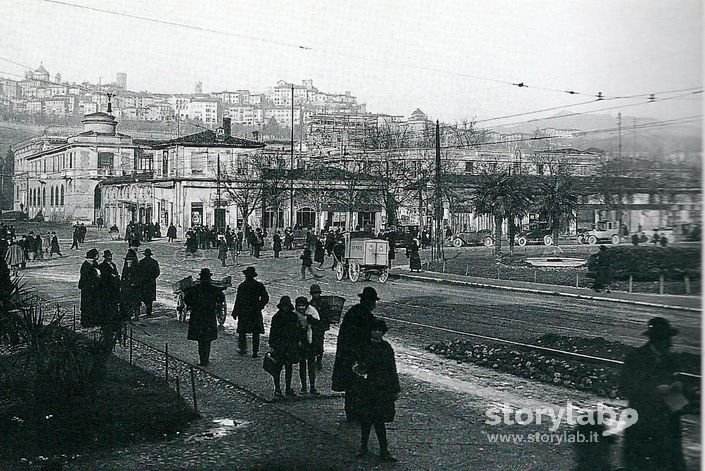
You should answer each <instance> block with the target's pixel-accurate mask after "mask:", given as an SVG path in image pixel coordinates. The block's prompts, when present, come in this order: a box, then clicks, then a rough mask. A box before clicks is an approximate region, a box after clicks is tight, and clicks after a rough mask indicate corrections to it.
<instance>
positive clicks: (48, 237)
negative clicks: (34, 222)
mask: <svg viewBox="0 0 705 471" xmlns="http://www.w3.org/2000/svg"><path fill="white" fill-rule="evenodd" d="M51 239H52V237H51V232H49V231H47V233H46V234H44V241H43V243H42V245H43V246H44V253H49V248H50V247H51Z"/></svg>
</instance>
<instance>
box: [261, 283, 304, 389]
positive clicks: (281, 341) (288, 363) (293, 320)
mask: <svg viewBox="0 0 705 471" xmlns="http://www.w3.org/2000/svg"><path fill="white" fill-rule="evenodd" d="M277 309H278V310H277V312H276V314H274V317H272V326H271V327H270V329H269V348H270V350H271V351H270V353H271V355H272V357H273V358H274V360H275V361H276V362H277V363H278V364H279V365H281V366H283V367H284V381H285V385H286V395H287V396H296V393H295V392H294V390H293V389H291V377H292V376H293V370H294V368H293V366H294V363H298V362H299V358H300V356H301V334H300V331H299V318H298V316H297V315H296V312H294V305H293V304H291V298H290V297H289V296H282V297H281V299H280V300H279V304H277ZM280 376H281V370H280V371H279V373H277V375H276V376H274V396H275V397H276V398H277V399H281V398H282V397H284V395H283V394H282V390H281V378H280Z"/></svg>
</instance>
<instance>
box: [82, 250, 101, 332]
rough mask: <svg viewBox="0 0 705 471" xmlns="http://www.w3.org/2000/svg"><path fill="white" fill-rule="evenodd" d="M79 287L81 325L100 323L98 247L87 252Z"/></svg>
mask: <svg viewBox="0 0 705 471" xmlns="http://www.w3.org/2000/svg"><path fill="white" fill-rule="evenodd" d="M78 289H80V290H81V325H82V326H83V327H95V326H97V325H99V324H100V318H101V314H102V310H101V307H102V306H101V289H100V271H99V270H98V251H97V250H96V249H91V250H89V251H88V252H87V253H86V260H85V261H84V262H83V264H82V265H81V278H80V279H79V280H78Z"/></svg>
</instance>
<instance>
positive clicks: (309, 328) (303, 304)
mask: <svg viewBox="0 0 705 471" xmlns="http://www.w3.org/2000/svg"><path fill="white" fill-rule="evenodd" d="M295 307H296V315H297V318H298V323H299V333H300V335H301V356H300V359H299V379H300V380H301V394H306V393H311V394H312V395H318V390H317V389H316V345H315V344H314V343H313V329H314V325H316V324H317V323H318V321H319V320H320V316H319V315H318V311H317V310H316V308H314V307H313V306H309V305H308V299H306V298H305V297H303V296H299V297H298V298H296V302H295ZM307 377H308V378H307ZM306 379H308V382H306Z"/></svg>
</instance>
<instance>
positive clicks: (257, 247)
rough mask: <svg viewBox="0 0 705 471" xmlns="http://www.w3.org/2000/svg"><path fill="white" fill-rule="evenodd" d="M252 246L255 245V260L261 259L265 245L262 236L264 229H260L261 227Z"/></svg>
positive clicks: (255, 234)
mask: <svg viewBox="0 0 705 471" xmlns="http://www.w3.org/2000/svg"><path fill="white" fill-rule="evenodd" d="M252 244H253V245H254V256H255V258H259V256H260V251H261V250H262V246H263V245H264V235H263V234H262V229H260V228H259V227H258V228H257V230H256V231H255V233H254V236H253V238H252Z"/></svg>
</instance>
